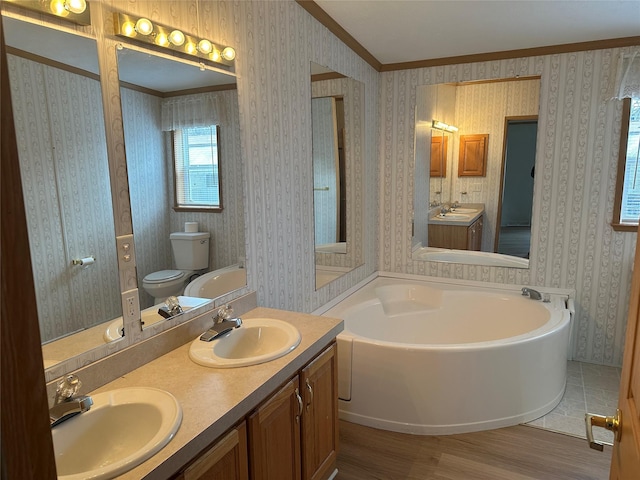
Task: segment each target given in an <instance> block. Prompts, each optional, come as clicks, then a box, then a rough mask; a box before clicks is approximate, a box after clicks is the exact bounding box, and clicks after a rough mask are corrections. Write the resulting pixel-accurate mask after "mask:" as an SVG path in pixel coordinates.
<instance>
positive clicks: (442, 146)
mask: <svg viewBox="0 0 640 480" xmlns="http://www.w3.org/2000/svg"><path fill="white" fill-rule="evenodd" d="M448 144H449V138H448V137H445V136H439V137H438V136H432V137H431V167H430V169H429V175H430V176H431V178H436V177H446V176H447V146H448Z"/></svg>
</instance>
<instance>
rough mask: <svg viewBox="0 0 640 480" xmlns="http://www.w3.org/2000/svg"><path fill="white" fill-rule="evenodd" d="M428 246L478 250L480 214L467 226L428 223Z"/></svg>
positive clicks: (479, 243)
mask: <svg viewBox="0 0 640 480" xmlns="http://www.w3.org/2000/svg"><path fill="white" fill-rule="evenodd" d="M429 246H430V247H439V248H452V249H454V250H475V251H480V250H481V249H482V215H481V216H480V217H478V219H477V220H476V221H475V222H473V223H472V224H471V225H468V226H467V225H438V224H433V223H430V224H429Z"/></svg>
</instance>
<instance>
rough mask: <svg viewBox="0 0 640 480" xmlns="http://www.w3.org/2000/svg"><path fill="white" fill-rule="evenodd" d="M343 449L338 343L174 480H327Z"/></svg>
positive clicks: (315, 359) (314, 360)
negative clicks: (339, 435)
mask: <svg viewBox="0 0 640 480" xmlns="http://www.w3.org/2000/svg"><path fill="white" fill-rule="evenodd" d="M337 451H338V364H337V347H336V344H335V342H334V343H332V344H331V345H330V346H329V347H327V348H326V349H325V350H324V351H322V353H320V354H319V355H318V356H316V357H315V358H314V359H313V360H312V361H311V362H309V363H308V364H307V365H306V366H305V367H304V368H303V369H302V370H300V371H299V372H298V374H297V375H295V376H294V377H293V378H291V379H290V380H289V381H288V382H287V383H285V384H284V385H283V386H282V387H281V388H280V389H279V390H278V391H276V392H275V393H274V394H272V395H271V396H270V397H269V398H268V399H267V400H265V401H264V403H262V405H260V406H259V407H258V408H257V409H256V410H254V411H253V412H252V413H251V414H249V416H248V417H246V421H243V422H242V423H240V424H239V425H238V426H237V427H235V428H233V429H232V430H231V431H229V432H228V433H227V434H226V435H225V436H224V437H222V439H221V440H219V441H217V442H216V443H215V444H214V445H213V446H212V447H210V448H209V449H208V450H206V451H205V452H204V453H202V454H201V455H200V456H199V457H198V458H197V459H195V461H193V463H191V464H190V465H189V466H187V467H186V468H185V469H184V470H183V471H182V472H181V473H180V474H178V476H177V477H174V479H175V480H249V479H251V480H326V479H328V478H329V476H330V475H331V474H332V473H333V471H334V470H335V468H336V458H337Z"/></svg>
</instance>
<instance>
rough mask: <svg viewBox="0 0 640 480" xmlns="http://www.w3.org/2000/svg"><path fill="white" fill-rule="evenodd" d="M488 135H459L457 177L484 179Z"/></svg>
mask: <svg viewBox="0 0 640 480" xmlns="http://www.w3.org/2000/svg"><path fill="white" fill-rule="evenodd" d="M488 151H489V134H488V133H484V134H478V135H460V152H459V157H458V176H459V177H484V176H486V175H487V153H488Z"/></svg>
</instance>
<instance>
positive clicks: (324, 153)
mask: <svg viewBox="0 0 640 480" xmlns="http://www.w3.org/2000/svg"><path fill="white" fill-rule="evenodd" d="M336 108H337V107H336V99H335V98H334V97H322V98H314V99H312V100H311V118H312V125H313V132H312V138H313V143H312V148H313V182H314V185H313V191H314V195H313V197H314V198H313V205H314V215H315V230H316V234H315V235H316V238H315V241H316V245H323V244H327V243H335V242H339V241H340V175H339V171H340V163H339V158H340V156H339V145H338V122H337V114H336Z"/></svg>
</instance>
